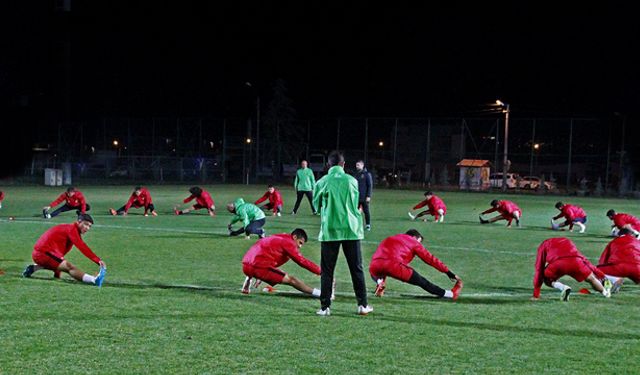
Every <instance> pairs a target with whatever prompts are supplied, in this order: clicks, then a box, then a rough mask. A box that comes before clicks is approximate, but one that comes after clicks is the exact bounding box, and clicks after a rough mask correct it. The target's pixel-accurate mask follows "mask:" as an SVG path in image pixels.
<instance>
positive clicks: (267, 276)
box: [242, 263, 286, 286]
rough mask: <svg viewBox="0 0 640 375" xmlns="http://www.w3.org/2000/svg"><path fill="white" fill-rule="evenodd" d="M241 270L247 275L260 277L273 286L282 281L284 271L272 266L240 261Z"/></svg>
mask: <svg viewBox="0 0 640 375" xmlns="http://www.w3.org/2000/svg"><path fill="white" fill-rule="evenodd" d="M242 272H244V274H245V275H247V276H249V277H255V278H256V279H260V280H262V281H264V282H266V283H268V284H269V285H271V286H273V285H276V284H280V283H282V279H284V277H285V275H286V273H285V272H284V271H281V270H279V269H277V268H274V267H268V268H264V267H254V266H252V265H250V264H245V263H242Z"/></svg>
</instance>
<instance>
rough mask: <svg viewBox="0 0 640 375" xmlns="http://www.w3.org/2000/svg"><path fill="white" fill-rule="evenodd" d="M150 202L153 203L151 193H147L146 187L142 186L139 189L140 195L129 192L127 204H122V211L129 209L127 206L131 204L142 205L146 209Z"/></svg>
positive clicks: (134, 205)
mask: <svg viewBox="0 0 640 375" xmlns="http://www.w3.org/2000/svg"><path fill="white" fill-rule="evenodd" d="M151 203H153V202H152V201H151V193H149V190H147V188H142V189H140V195H136V193H135V192H133V193H131V196H130V197H129V200H128V201H127V204H125V205H124V212H127V211H129V208H131V206H133V207H138V208H139V207H144V209H145V211H146V210H147V208H148V207H149V205H150V204H151Z"/></svg>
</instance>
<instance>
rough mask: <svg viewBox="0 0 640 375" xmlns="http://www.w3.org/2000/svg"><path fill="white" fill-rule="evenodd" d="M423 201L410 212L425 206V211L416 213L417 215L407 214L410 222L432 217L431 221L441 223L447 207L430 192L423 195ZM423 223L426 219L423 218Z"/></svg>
mask: <svg viewBox="0 0 640 375" xmlns="http://www.w3.org/2000/svg"><path fill="white" fill-rule="evenodd" d="M424 197H425V199H424V200H423V201H422V202H420V203H418V204H416V205H415V206H414V207H413V208H412V210H417V209H419V208H422V207H424V206H427V209H426V210H424V211H422V212H420V213H418V214H417V215H414V214H412V213H411V212H407V214H408V215H409V217H410V218H411V220H415V219H417V218H419V217H421V216H425V215H431V216H433V220H434V221H435V222H436V223H442V222H443V221H444V215H446V214H447V206H445V204H444V202H443V201H442V199H440V197H438V196H437V195H435V194H433V192H432V191H427V192H425V193H424ZM424 221H427V218H424Z"/></svg>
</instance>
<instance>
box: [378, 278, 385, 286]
mask: <svg viewBox="0 0 640 375" xmlns="http://www.w3.org/2000/svg"><path fill="white" fill-rule="evenodd" d="M383 282H384V279H378V280H376V284H378V285H380V284H382V283H383Z"/></svg>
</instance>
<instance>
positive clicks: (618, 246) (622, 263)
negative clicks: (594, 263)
mask: <svg viewBox="0 0 640 375" xmlns="http://www.w3.org/2000/svg"><path fill="white" fill-rule="evenodd" d="M619 235H620V237H618V238H616V239H614V240H613V241H611V242H609V244H608V245H607V247H605V249H604V251H603V252H602V255H600V261H599V262H598V269H599V270H600V271H602V272H604V273H605V275H606V277H607V279H608V280H609V281H611V282H612V283H613V288H612V289H611V292H612V293H617V292H618V291H619V290H620V287H621V286H622V283H623V282H624V278H625V277H627V278H629V279H631V280H633V282H634V283H636V284H640V240H638V239H636V238H635V236H633V234H632V233H631V232H630V231H629V230H628V229H621V230H620V234H619Z"/></svg>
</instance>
